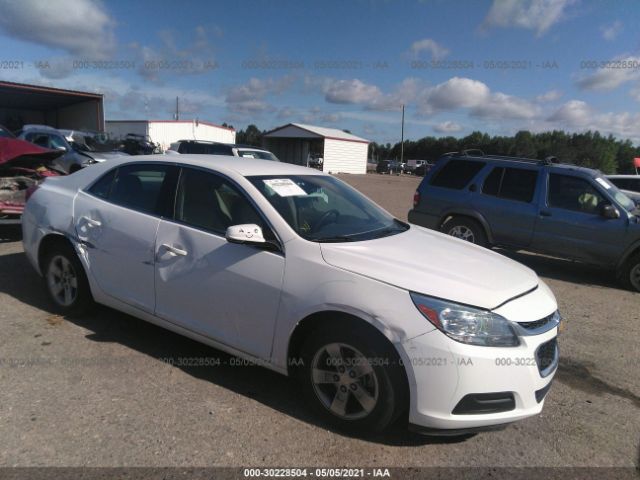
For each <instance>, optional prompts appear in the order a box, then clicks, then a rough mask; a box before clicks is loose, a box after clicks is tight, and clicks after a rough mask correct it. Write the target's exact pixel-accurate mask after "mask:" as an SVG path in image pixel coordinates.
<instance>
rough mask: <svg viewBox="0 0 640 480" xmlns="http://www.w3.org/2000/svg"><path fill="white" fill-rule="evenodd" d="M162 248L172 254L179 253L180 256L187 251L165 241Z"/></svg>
mask: <svg viewBox="0 0 640 480" xmlns="http://www.w3.org/2000/svg"><path fill="white" fill-rule="evenodd" d="M162 248H164V249H165V250H166V251H167V252H169V253H171V254H173V255H180V256H181V257H185V256H186V255H187V251H186V250H183V249H181V248H176V247H174V246H173V245H167V244H166V243H163V244H162Z"/></svg>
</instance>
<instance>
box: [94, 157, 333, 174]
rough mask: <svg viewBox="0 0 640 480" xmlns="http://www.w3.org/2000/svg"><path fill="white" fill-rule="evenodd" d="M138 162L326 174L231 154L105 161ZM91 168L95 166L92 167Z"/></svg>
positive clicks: (113, 163) (235, 170) (240, 171)
mask: <svg viewBox="0 0 640 480" xmlns="http://www.w3.org/2000/svg"><path fill="white" fill-rule="evenodd" d="M137 162H155V163H158V162H167V163H174V164H181V165H190V166H194V167H201V168H211V169H213V170H216V171H219V172H220V173H236V174H239V175H242V176H243V177H248V176H251V175H326V174H325V173H323V172H321V171H319V170H316V169H314V168H307V167H302V166H299V165H292V164H290V163H284V162H270V161H268V160H262V159H253V158H246V157H232V156H229V155H198V154H193V153H185V154H182V155H164V154H159V155H136V156H130V157H125V158H123V159H117V160H109V161H108V162H105V163H106V164H108V165H110V166H116V165H122V164H125V163H137ZM90 168H93V166H92V167H90Z"/></svg>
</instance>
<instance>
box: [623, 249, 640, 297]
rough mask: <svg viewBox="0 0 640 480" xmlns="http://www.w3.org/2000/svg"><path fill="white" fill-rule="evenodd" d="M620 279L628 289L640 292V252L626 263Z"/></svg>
mask: <svg viewBox="0 0 640 480" xmlns="http://www.w3.org/2000/svg"><path fill="white" fill-rule="evenodd" d="M620 279H621V280H622V282H623V283H624V284H625V286H626V287H627V288H628V289H630V290H633V291H635V292H640V252H637V253H635V254H633V255H631V257H629V258H628V259H627V261H626V262H624V265H623V266H622V269H621V270H620Z"/></svg>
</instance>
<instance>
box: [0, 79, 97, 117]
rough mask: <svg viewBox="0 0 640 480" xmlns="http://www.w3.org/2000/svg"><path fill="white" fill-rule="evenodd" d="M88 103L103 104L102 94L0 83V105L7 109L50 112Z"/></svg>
mask: <svg viewBox="0 0 640 480" xmlns="http://www.w3.org/2000/svg"><path fill="white" fill-rule="evenodd" d="M86 101H97V102H102V94H100V93H91V92H78V91H75V90H63V89H60V88H51V87H45V86H41V85H27V84H25V83H15V82H5V81H0V104H2V106H3V107H5V108H23V109H29V110H40V109H47V110H48V109H55V108H62V107H66V106H68V105H73V104H75V103H80V102H86Z"/></svg>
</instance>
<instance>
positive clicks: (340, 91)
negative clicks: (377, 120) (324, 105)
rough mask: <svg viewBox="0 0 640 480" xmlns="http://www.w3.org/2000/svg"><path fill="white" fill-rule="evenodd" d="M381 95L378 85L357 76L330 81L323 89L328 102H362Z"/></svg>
mask: <svg viewBox="0 0 640 480" xmlns="http://www.w3.org/2000/svg"><path fill="white" fill-rule="evenodd" d="M381 95H382V92H381V91H380V89H379V88H378V87H376V86H375V85H370V84H367V83H364V82H363V81H361V80H359V79H357V78H354V79H351V80H336V81H334V82H331V83H330V84H329V85H328V86H327V88H326V91H325V98H326V100H327V102H329V103H354V104H363V103H368V102H370V101H372V100H374V99H376V98H379V97H380V96H381Z"/></svg>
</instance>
